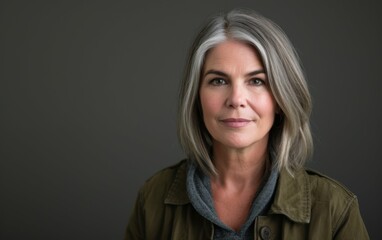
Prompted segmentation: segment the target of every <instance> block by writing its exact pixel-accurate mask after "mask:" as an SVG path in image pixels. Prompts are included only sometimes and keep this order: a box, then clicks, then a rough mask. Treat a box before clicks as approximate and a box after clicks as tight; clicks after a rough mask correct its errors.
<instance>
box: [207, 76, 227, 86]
mask: <svg viewBox="0 0 382 240" xmlns="http://www.w3.org/2000/svg"><path fill="white" fill-rule="evenodd" d="M208 83H209V84H211V85H214V86H220V85H225V84H227V81H226V80H224V79H223V78H214V79H212V80H210V81H209V82H208Z"/></svg>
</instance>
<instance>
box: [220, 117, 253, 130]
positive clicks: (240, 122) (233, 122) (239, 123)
mask: <svg viewBox="0 0 382 240" xmlns="http://www.w3.org/2000/svg"><path fill="white" fill-rule="evenodd" d="M220 122H222V123H223V124H224V125H225V126H227V127H232V128H240V127H245V126H246V125H248V124H249V123H250V122H252V121H251V120H249V119H245V118H226V119H222V120H220Z"/></svg>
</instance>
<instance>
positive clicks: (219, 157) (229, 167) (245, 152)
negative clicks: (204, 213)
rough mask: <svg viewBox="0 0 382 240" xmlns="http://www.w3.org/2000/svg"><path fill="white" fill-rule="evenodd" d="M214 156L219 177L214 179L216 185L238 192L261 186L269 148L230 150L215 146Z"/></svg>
mask: <svg viewBox="0 0 382 240" xmlns="http://www.w3.org/2000/svg"><path fill="white" fill-rule="evenodd" d="M213 154H214V155H213V156H214V157H213V161H214V165H215V167H216V169H217V171H218V176H216V177H214V178H213V179H212V181H213V182H214V183H215V184H217V185H220V186H221V187H222V188H227V189H232V188H233V189H236V190H238V191H242V190H243V189H246V188H253V186H259V185H260V183H261V181H262V178H263V176H264V174H265V170H266V161H267V146H264V147H262V148H255V149H254V148H250V149H229V148H226V147H225V146H221V145H219V144H214V146H213Z"/></svg>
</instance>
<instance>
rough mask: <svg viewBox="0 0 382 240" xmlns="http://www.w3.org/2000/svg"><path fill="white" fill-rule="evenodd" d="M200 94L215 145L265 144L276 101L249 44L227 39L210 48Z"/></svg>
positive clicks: (246, 145) (258, 59)
mask: <svg viewBox="0 0 382 240" xmlns="http://www.w3.org/2000/svg"><path fill="white" fill-rule="evenodd" d="M199 96H200V101H201V107H202V111H203V120H204V123H205V126H206V128H207V130H208V132H209V133H210V134H211V136H212V138H213V143H214V145H215V146H216V144H222V145H223V146H224V147H228V148H235V149H244V148H251V147H256V146H263V147H266V146H267V144H268V135H269V131H270V129H271V127H272V125H273V121H274V117H275V111H276V102H275V100H274V98H273V96H272V93H271V91H270V88H269V86H268V81H267V75H266V74H265V70H264V67H263V64H262V62H261V59H260V57H259V55H258V54H257V51H255V50H254V49H253V48H252V47H251V46H249V45H247V44H245V43H242V42H239V41H234V40H229V41H225V42H223V43H220V44H218V45H217V46H216V47H214V48H213V49H211V50H210V51H209V53H208V54H207V56H206V59H205V64H204V68H203V71H202V75H201V83H200V89H199Z"/></svg>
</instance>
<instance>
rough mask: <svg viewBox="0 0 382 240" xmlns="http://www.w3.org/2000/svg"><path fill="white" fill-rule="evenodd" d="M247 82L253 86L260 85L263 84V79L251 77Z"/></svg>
mask: <svg viewBox="0 0 382 240" xmlns="http://www.w3.org/2000/svg"><path fill="white" fill-rule="evenodd" d="M249 83H250V84H251V85H255V86H261V85H265V81H264V80H262V79H260V78H253V79H250V80H249Z"/></svg>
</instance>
